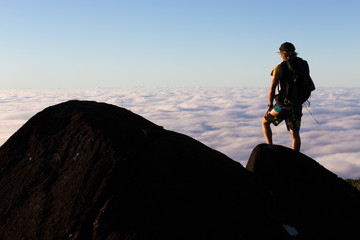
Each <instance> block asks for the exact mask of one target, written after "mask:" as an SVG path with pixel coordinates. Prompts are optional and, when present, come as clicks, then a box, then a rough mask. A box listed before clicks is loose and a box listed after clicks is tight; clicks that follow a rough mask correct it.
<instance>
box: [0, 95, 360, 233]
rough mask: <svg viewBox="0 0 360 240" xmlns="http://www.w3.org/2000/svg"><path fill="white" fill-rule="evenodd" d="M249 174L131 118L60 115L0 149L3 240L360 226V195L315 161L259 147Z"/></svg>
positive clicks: (64, 111)
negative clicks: (359, 204)
mask: <svg viewBox="0 0 360 240" xmlns="http://www.w3.org/2000/svg"><path fill="white" fill-rule="evenodd" d="M278 154H280V155H281V157H280V158H278V157H276V155H278ZM247 168H248V169H249V170H250V171H248V170H247V169H245V168H244V167H243V166H241V164H239V163H237V162H235V161H233V160H231V159H229V158H228V157H226V156H225V155H223V154H222V153H220V152H217V151H215V150H213V149H211V148H209V147H207V146H205V145H203V144H202V143H200V142H198V141H196V140H194V139H192V138H190V137H188V136H185V135H182V134H179V133H175V132H171V131H167V130H165V129H163V128H162V127H160V126H157V125H155V124H153V123H151V122H150V121H148V120H146V119H144V118H142V117H140V116H138V115H136V114H134V113H132V112H130V111H128V110H126V109H123V108H119V107H116V106H113V105H109V104H104V103H96V102H87V101H69V102H65V103H62V104H58V105H55V106H52V107H49V108H47V109H45V110H43V111H42V112H40V113H38V114H36V115H35V116H34V117H32V118H31V119H30V120H29V121H28V122H27V123H26V124H25V125H24V126H23V127H22V128H20V129H19V130H18V131H17V132H16V133H15V134H14V135H13V136H12V137H11V138H10V139H9V140H8V141H7V142H6V143H5V144H4V145H3V146H1V148H0V216H1V218H0V239H1V240H14V239H38V240H42V239H44V240H45V239H46V240H49V239H77V240H79V239H86V240H88V239H106V240H111V239H124V240H130V239H134V240H135V239H136V240H137V239H327V238H325V237H327V236H328V235H329V234H328V233H331V234H333V235H336V236H340V235H339V234H340V231H339V230H337V229H335V227H334V226H337V227H338V228H339V229H340V230H341V231H347V233H349V234H354V231H352V227H353V226H354V224H353V223H356V224H357V225H358V224H359V220H356V219H355V220H353V222H350V221H347V222H344V220H350V219H349V217H351V216H354V215H359V213H360V211H359V207H357V206H356V205H358V203H359V199H360V198H359V191H357V190H356V189H355V188H352V187H351V186H350V185H348V184H347V183H345V182H343V181H342V180H341V179H339V178H337V177H336V176H335V175H334V174H332V173H331V172H329V171H327V170H326V169H324V168H323V167H321V166H320V165H318V164H317V163H316V162H315V161H314V160H312V159H310V158H308V157H306V156H304V155H302V154H300V153H297V152H294V151H292V150H289V149H286V148H282V147H279V146H272V147H271V146H268V145H259V146H258V147H257V148H255V149H254V152H253V154H252V156H251V157H250V160H249V164H248V166H247ZM343 204H344V205H343ZM324 219H325V222H321V223H318V222H317V221H320V220H324ZM292 227H295V229H296V231H295V232H296V233H297V234H298V235H297V237H293V236H291V234H293V235H296V234H294V233H293V231H292V230H293V229H292ZM289 229H290V230H289ZM349 236H350V235H349ZM341 239H344V238H341Z"/></svg>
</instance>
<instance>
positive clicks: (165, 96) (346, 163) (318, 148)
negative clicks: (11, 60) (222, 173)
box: [0, 88, 360, 178]
mask: <svg viewBox="0 0 360 240" xmlns="http://www.w3.org/2000/svg"><path fill="white" fill-rule="evenodd" d="M267 93H268V89H265V88H223V89H221V88H153V89H152V88H128V89H70V90H69V89H55V90H54V89H51V90H39V89H32V90H31V89H26V90H24V89H22V90H20V89H17V90H0V112H1V115H0V145H1V144H3V143H4V142H5V141H6V140H7V139H8V138H9V137H10V136H11V135H12V134H13V133H14V132H15V131H16V130H17V129H19V128H20V127H21V126H22V125H23V124H24V123H25V122H26V121H27V120H28V119H29V118H30V117H32V116H33V115H34V114H36V113H37V112H39V111H41V110H42V109H44V108H46V107H48V106H50V105H54V104H57V103H60V102H64V101H67V100H70V99H79V100H93V101H98V102H106V103H110V104H114V105H117V106H120V107H124V108H127V109H129V110H131V111H132V112H134V113H136V114H139V115H141V116H143V117H145V118H147V119H148V120H150V121H152V122H154V123H155V124H158V125H161V126H163V127H164V128H165V129H168V130H172V131H176V132H180V133H183V134H186V135H189V136H191V137H193V138H195V139H197V140H199V141H201V142H202V143H204V144H206V145H208V146H210V147H212V148H214V149H216V150H218V151H220V152H223V153H224V154H226V155H228V156H229V157H231V158H232V159H234V160H236V161H239V162H240V163H241V164H242V165H243V166H245V165H246V162H247V160H248V158H249V156H250V154H251V151H252V149H253V148H254V147H255V146H256V145H257V144H260V143H263V142H264V141H265V140H264V137H263V133H262V129H261V118H262V116H263V114H264V112H265V110H266V107H267ZM359 99H360V89H335V88H334V89H326V88H320V89H317V90H316V91H315V92H314V94H313V96H312V99H311V108H310V111H311V112H312V114H313V115H314V117H315V118H316V119H317V120H318V121H319V123H320V124H318V123H316V122H315V120H314V119H313V118H312V116H311V115H310V113H309V112H308V111H307V110H306V108H304V109H303V113H304V116H303V121H302V126H301V137H302V148H301V151H302V152H303V153H304V154H306V155H308V156H310V157H312V158H314V159H315V160H317V161H318V162H319V163H320V164H321V165H323V166H324V167H326V168H328V169H329V170H331V171H333V172H334V173H336V174H337V175H338V176H340V177H342V178H359V177H360V147H359V146H360V101H359ZM272 130H273V138H274V143H275V144H281V145H284V146H287V147H290V146H291V137H290V134H289V132H288V131H287V130H286V127H285V125H284V124H283V123H282V124H280V125H279V126H277V127H274V126H272Z"/></svg>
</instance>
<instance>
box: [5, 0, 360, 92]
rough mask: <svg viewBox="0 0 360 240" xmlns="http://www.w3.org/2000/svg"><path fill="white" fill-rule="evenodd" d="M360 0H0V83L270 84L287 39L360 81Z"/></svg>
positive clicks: (337, 80)
mask: <svg viewBox="0 0 360 240" xmlns="http://www.w3.org/2000/svg"><path fill="white" fill-rule="evenodd" d="M359 13H360V1H358V0H352V1H350V0H342V1H333V0H327V1H325V0H311V1H308V0H302V1H300V0H292V1H289V0H287V1H282V0H274V1H265V0H264V1H258V0H251V1H228V0H221V1H220V0H218V1H213V0H207V1H202V0H181V1H180V0H166V1H165V0H162V1H161V0H157V1H153V0H147V1H145V0H129V1H106V0H103V1H91V0H88V1H75V0H72V1H68V0H62V1H60V0H58V1H38V0H32V1H25V0H22V1H20V0H11V1H3V0H0V31H1V32H0V33H1V37H0V79H1V80H0V81H1V88H94V87H104V88H111V87H115V88H118V87H120V88H121V87H133V86H145V87H150V86H155V87H195V86H196V87H198V86H204V87H223V86H224V87H269V85H270V76H269V73H270V71H271V69H272V68H273V67H274V66H275V65H276V64H278V63H280V61H281V58H280V57H279V55H277V53H276V52H277V51H278V48H279V46H280V44H281V43H283V42H285V41H290V42H292V43H294V45H295V46H296V49H297V52H298V53H299V57H302V58H304V59H306V60H307V61H308V62H309V65H310V70H311V75H312V77H313V79H314V81H315V83H316V85H317V86H319V87H336V86H343V87H360V81H359V80H360V79H359V73H358V69H359V67H360V60H359V57H358V56H359V55H360V47H359V42H360V37H359V35H360V31H359V30H360V27H359V23H360V17H359V15H360V14H359Z"/></svg>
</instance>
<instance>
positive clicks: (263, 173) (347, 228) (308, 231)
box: [246, 144, 360, 240]
mask: <svg viewBox="0 0 360 240" xmlns="http://www.w3.org/2000/svg"><path fill="white" fill-rule="evenodd" d="M246 169H248V170H249V171H251V172H253V173H254V174H255V175H256V177H257V178H258V179H259V180H261V181H262V183H263V185H264V186H266V188H268V189H269V191H270V192H271V194H272V196H273V197H274V202H275V204H276V208H277V209H278V212H279V214H280V216H281V219H282V220H283V222H284V223H285V224H288V225H290V226H293V227H294V228H295V229H296V230H297V231H298V233H299V236H301V239H317V240H318V239H360V233H359V231H358V227H359V225H360V219H359V216H360V191H359V190H357V189H356V188H354V187H352V186H351V185H350V184H348V183H347V182H345V181H344V180H343V179H341V178H339V177H338V176H337V175H335V174H334V173H332V172H330V171H329V170H327V169H326V168H324V167H323V166H321V165H320V164H319V163H317V162H316V161H315V160H313V159H311V158H310V157H308V156H306V155H304V154H302V153H299V152H296V151H293V150H292V149H289V148H286V147H283V146H279V145H268V144H260V145H258V146H257V147H256V148H255V149H254V150H253V152H252V154H251V156H250V158H249V161H248V163H247V166H246Z"/></svg>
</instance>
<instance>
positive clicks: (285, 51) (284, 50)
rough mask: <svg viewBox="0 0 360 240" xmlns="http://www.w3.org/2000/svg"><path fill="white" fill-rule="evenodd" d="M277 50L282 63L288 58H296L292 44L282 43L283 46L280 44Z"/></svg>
mask: <svg viewBox="0 0 360 240" xmlns="http://www.w3.org/2000/svg"><path fill="white" fill-rule="evenodd" d="M279 50H280V52H279V54H280V56H281V57H282V59H283V60H284V61H285V60H288V59H290V58H294V57H297V53H296V52H295V46H294V45H293V44H292V43H289V42H284V43H283V44H281V46H280V48H279Z"/></svg>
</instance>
